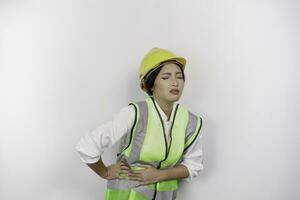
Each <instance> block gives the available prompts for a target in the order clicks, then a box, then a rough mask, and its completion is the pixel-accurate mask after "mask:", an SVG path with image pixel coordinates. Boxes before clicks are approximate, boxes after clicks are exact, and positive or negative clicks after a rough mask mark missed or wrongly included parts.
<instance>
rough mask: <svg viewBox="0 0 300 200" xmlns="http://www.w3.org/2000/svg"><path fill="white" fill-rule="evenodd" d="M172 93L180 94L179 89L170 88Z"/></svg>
mask: <svg viewBox="0 0 300 200" xmlns="http://www.w3.org/2000/svg"><path fill="white" fill-rule="evenodd" d="M170 93H171V94H174V95H177V94H179V90H176V89H173V90H170Z"/></svg>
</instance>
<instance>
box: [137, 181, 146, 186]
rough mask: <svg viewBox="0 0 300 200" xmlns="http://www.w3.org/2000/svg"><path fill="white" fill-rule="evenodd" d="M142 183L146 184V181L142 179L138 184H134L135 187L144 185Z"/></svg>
mask: <svg viewBox="0 0 300 200" xmlns="http://www.w3.org/2000/svg"><path fill="white" fill-rule="evenodd" d="M144 185H147V183H146V182H143V181H142V182H139V183H138V184H136V186H135V187H140V186H144Z"/></svg>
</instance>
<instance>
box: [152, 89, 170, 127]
mask: <svg viewBox="0 0 300 200" xmlns="http://www.w3.org/2000/svg"><path fill="white" fill-rule="evenodd" d="M153 98H154V100H155V101H156V102H157V103H158V105H159V107H160V108H161V109H162V110H163V111H164V113H165V114H166V116H167V118H168V121H169V119H170V116H171V112H172V109H173V105H174V102H166V101H163V100H161V99H159V98H158V97H156V96H154V95H153Z"/></svg>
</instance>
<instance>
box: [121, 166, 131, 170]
mask: <svg viewBox="0 0 300 200" xmlns="http://www.w3.org/2000/svg"><path fill="white" fill-rule="evenodd" d="M120 170H130V168H128V167H127V166H120Z"/></svg>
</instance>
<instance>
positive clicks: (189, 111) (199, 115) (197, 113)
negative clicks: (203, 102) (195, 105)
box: [179, 104, 202, 122]
mask: <svg viewBox="0 0 300 200" xmlns="http://www.w3.org/2000/svg"><path fill="white" fill-rule="evenodd" d="M179 106H180V107H181V108H182V109H184V110H186V111H187V112H188V113H189V116H190V117H193V118H198V119H199V120H200V121H201V122H202V115H201V114H199V112H196V111H191V110H190V109H188V108H187V107H185V106H184V105H181V104H179Z"/></svg>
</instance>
